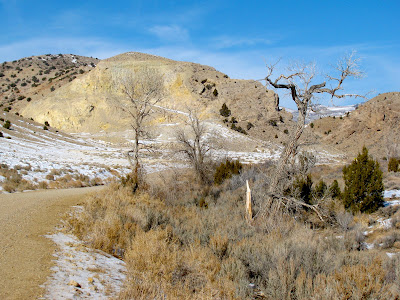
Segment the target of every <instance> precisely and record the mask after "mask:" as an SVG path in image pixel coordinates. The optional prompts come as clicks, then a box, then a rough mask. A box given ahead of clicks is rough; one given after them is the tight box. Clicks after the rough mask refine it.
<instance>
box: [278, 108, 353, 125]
mask: <svg viewBox="0 0 400 300" xmlns="http://www.w3.org/2000/svg"><path fill="white" fill-rule="evenodd" d="M357 107H358V104H354V105H346V106H325V105H321V104H316V105H313V106H312V107H310V108H309V109H308V113H307V118H306V123H307V124H308V123H310V122H312V121H314V120H317V119H320V118H325V117H333V116H335V117H340V116H344V115H346V114H347V113H348V112H351V111H353V110H355V109H357ZM285 110H286V111H288V112H290V113H291V114H292V115H293V121H297V117H298V115H299V112H298V111H297V110H294V109H290V108H285Z"/></svg>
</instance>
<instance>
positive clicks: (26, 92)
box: [0, 54, 99, 110]
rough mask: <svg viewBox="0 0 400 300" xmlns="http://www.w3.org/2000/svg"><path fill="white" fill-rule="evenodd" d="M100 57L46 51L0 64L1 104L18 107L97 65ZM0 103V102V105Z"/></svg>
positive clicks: (6, 106) (45, 94)
mask: <svg viewBox="0 0 400 300" xmlns="http://www.w3.org/2000/svg"><path fill="white" fill-rule="evenodd" d="M98 62H99V59H97V58H91V57H84V56H79V55H73V54H57V55H52V54H46V55H42V56H31V57H25V58H21V59H19V60H14V61H12V62H3V63H2V64H0V103H1V104H2V105H3V107H4V108H10V109H12V108H13V107H15V108H16V109H17V110H18V108H20V107H23V106H25V105H26V104H27V101H33V102H34V101H36V100H38V99H41V98H43V97H45V96H47V95H48V94H50V93H51V92H52V91H54V90H57V89H58V88H60V87H61V86H63V85H64V84H66V83H68V82H71V81H73V80H74V79H76V78H79V77H81V76H83V75H84V74H85V73H87V72H89V71H90V70H92V69H93V68H94V67H96V65H97V63H98ZM1 104H0V105H1Z"/></svg>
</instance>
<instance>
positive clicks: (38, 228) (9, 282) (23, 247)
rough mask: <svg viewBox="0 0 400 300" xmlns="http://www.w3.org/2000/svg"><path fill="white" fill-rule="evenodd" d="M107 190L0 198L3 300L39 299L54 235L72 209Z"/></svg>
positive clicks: (6, 195) (81, 190)
mask: <svg viewBox="0 0 400 300" xmlns="http://www.w3.org/2000/svg"><path fill="white" fill-rule="evenodd" d="M102 188H103V187H91V188H80V189H66V190H41V191H33V192H26V193H16V194H0V299H37V298H39V297H40V296H41V295H42V294H43V292H44V291H43V289H42V288H40V285H41V284H43V283H44V282H45V281H46V279H47V277H48V276H49V275H50V273H51V271H50V268H51V266H52V259H53V257H52V253H53V252H54V251H56V248H55V246H54V244H53V242H52V241H51V240H49V239H47V238H45V237H43V235H45V234H47V233H49V232H52V231H54V228H55V226H57V225H58V224H59V223H60V219H61V217H62V216H63V215H64V214H65V213H66V212H67V211H68V209H69V208H70V207H71V206H72V205H76V204H79V203H81V202H82V200H83V198H84V196H85V195H86V194H88V193H91V192H95V191H98V190H100V189H102Z"/></svg>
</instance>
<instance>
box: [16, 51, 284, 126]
mask: <svg viewBox="0 0 400 300" xmlns="http://www.w3.org/2000/svg"><path fill="white" fill-rule="evenodd" d="M144 67H151V68H154V69H156V70H157V71H158V72H160V73H161V74H162V75H163V78H164V87H165V90H166V95H165V97H164V99H163V100H162V101H161V102H160V105H161V106H163V107H165V108H168V109H170V110H178V111H187V109H188V108H189V109H195V110H197V111H198V112H200V114H201V117H202V118H204V119H214V118H215V119H219V120H220V119H221V118H220V116H219V109H220V108H221V106H222V104H223V103H226V104H227V105H228V107H229V108H230V109H231V111H232V115H233V116H235V117H236V118H237V119H238V121H239V122H251V123H253V124H254V125H256V124H258V123H260V124H265V123H266V122H267V120H269V119H273V118H279V116H278V115H277V114H278V112H276V110H275V107H274V101H275V100H274V96H275V94H274V92H272V91H268V90H266V88H265V87H264V86H263V85H262V84H261V83H260V82H257V81H253V80H236V79H230V78H228V76H226V75H225V74H223V73H221V72H218V71H216V70H215V69H214V68H212V67H209V66H204V65H199V64H195V63H190V62H179V61H173V60H170V59H166V58H162V57H158V56H153V55H148V54H143V53H136V52H129V53H124V54H121V55H117V56H115V57H112V58H109V59H106V60H103V61H101V62H100V63H99V64H98V65H97V67H96V68H95V69H94V70H93V71H91V72H90V73H89V74H86V75H85V76H82V77H81V78H77V79H75V80H74V81H72V82H70V83H69V84H66V85H65V86H62V87H61V88H59V89H57V90H55V91H54V92H52V93H50V95H48V96H46V97H44V98H43V99H38V100H37V101H32V102H31V103H29V104H28V105H27V106H26V107H25V108H23V109H22V110H21V113H22V114H23V115H24V116H25V117H32V118H33V119H34V120H35V121H38V122H44V121H48V122H49V123H50V124H51V125H52V126H53V127H56V128H59V129H61V130H65V131H68V132H99V131H102V130H104V131H120V130H125V129H128V128H129V122H130V119H129V117H128V116H126V115H125V114H124V112H123V111H122V110H121V109H120V108H119V106H118V101H119V100H120V99H124V95H123V94H122V92H121V90H120V87H119V86H118V84H115V82H116V80H115V79H116V78H117V77H118V76H120V74H121V73H124V72H125V73H126V72H140V70H141V69H143V68H144ZM175 117H176V116H173V113H170V114H169V116H168V117H166V116H165V115H164V116H161V115H159V116H158V118H156V120H158V121H159V122H162V121H171V119H173V118H175ZM288 118H289V117H288Z"/></svg>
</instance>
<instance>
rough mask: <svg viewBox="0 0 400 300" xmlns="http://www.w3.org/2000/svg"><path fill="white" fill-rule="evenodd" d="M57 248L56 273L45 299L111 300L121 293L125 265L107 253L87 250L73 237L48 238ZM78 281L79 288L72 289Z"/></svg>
mask: <svg viewBox="0 0 400 300" xmlns="http://www.w3.org/2000/svg"><path fill="white" fill-rule="evenodd" d="M46 237H47V238H49V239H51V240H52V241H53V242H54V243H56V244H57V246H58V248H59V251H57V252H56V253H55V254H54V256H55V257H56V265H55V266H54V267H53V268H52V271H53V272H54V273H53V274H52V275H51V276H50V277H49V278H48V280H47V282H46V283H45V284H44V287H45V289H46V295H45V297H44V298H45V299H109V298H111V297H115V296H116V295H117V294H118V292H119V291H120V290H121V287H122V285H123V282H124V280H125V278H126V275H125V273H126V267H125V263H124V262H123V261H122V260H120V259H117V258H115V257H113V256H111V255H109V254H107V253H105V252H102V251H99V250H94V249H91V248H87V247H86V246H84V245H83V243H82V242H81V241H79V240H78V239H77V238H76V237H75V236H73V235H72V234H65V233H62V232H57V233H55V234H51V235H46ZM72 280H73V281H75V282H76V283H78V284H79V285H80V287H76V286H72V285H69V283H70V282H71V281H72Z"/></svg>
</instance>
